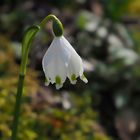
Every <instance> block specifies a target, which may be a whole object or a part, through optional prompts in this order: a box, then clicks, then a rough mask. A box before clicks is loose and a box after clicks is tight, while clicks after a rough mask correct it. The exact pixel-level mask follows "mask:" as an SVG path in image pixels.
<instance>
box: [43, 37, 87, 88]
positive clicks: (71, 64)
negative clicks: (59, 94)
mask: <svg viewBox="0 0 140 140" xmlns="http://www.w3.org/2000/svg"><path fill="white" fill-rule="evenodd" d="M42 65H43V71H44V73H45V77H46V85H49V83H52V84H53V83H56V89H59V88H61V87H62V86H63V83H64V82H65V80H66V78H67V77H68V78H69V80H70V82H71V83H72V84H75V83H76V81H77V80H76V78H77V77H79V76H80V79H81V80H83V81H84V82H85V83H87V82H88V80H87V79H86V77H85V76H84V74H83V71H84V69H83V62H82V59H81V57H80V56H79V55H78V54H77V53H76V51H75V50H74V48H73V47H72V46H71V45H70V43H69V42H68V41H67V40H66V39H65V37H64V36H60V37H54V39H53V41H52V43H51V45H50V47H49V48H48V50H47V52H46V53H45V55H44V57H43V60H42Z"/></svg>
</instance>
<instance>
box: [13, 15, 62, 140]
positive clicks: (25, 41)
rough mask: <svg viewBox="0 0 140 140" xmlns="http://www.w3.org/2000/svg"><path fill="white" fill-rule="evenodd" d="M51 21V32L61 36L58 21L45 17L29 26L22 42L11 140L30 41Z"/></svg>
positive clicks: (16, 118) (16, 121) (14, 130)
mask: <svg viewBox="0 0 140 140" xmlns="http://www.w3.org/2000/svg"><path fill="white" fill-rule="evenodd" d="M50 20H52V21H53V32H54V34H55V35H56V36H61V35H62V34H63V25H62V23H61V22H60V20H59V19H58V18H57V17H55V16H54V15H48V16H46V17H45V18H44V19H43V20H42V21H41V22H40V24H39V25H33V26H30V27H29V28H28V29H27V30H26V32H25V34H24V36H23V40H22V57H21V65H20V74H19V81H18V87H17V94H16V103H15V110H14V118H13V125H12V136H11V140H17V131H18V122H19V116H20V106H21V98H22V92H23V84H24V77H25V75H26V65H27V62H28V54H29V50H30V46H31V44H32V41H33V39H34V37H35V35H36V33H37V32H38V31H39V30H40V29H41V28H42V27H43V26H44V25H45V24H46V22H48V21H50Z"/></svg>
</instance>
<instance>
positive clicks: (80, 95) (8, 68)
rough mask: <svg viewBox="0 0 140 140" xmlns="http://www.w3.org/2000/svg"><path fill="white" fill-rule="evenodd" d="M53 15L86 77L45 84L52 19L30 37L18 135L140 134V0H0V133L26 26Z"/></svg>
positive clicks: (119, 138) (106, 139)
mask: <svg viewBox="0 0 140 140" xmlns="http://www.w3.org/2000/svg"><path fill="white" fill-rule="evenodd" d="M50 13H52V14H55V15H56V16H57V17H58V18H59V19H60V20H61V21H62V23H63V25H64V29H65V30H64V32H65V33H64V34H65V37H66V38H67V39H68V40H69V41H70V43H71V44H72V45H73V46H74V48H75V49H76V51H77V52H78V53H79V54H80V56H81V57H82V58H83V61H84V67H85V75H86V76H87V77H88V80H89V83H88V84H84V83H83V82H81V81H80V80H78V82H77V84H76V85H71V84H70V83H69V81H68V80H67V81H66V83H65V84H64V87H63V88H62V89H61V90H59V91H57V90H55V87H54V85H51V86H49V87H45V86H44V79H45V76H44V73H43V71H42V57H43V55H44V53H45V51H46V50H47V48H48V47H49V45H50V43H51V41H52V39H53V35H52V32H51V24H48V25H46V26H45V27H44V30H41V31H40V32H39V33H38V34H37V36H36V39H35V40H34V42H33V44H32V48H31V51H30V55H29V64H28V72H27V76H26V79H25V87H24V94H23V103H22V110H21V118H20V123H19V124H20V125H19V134H18V138H19V140H25V139H27V140H140V0H24V1H21V0H0V140H9V139H10V135H11V123H12V113H13V108H14V103H15V94H16V86H17V79H18V71H19V64H20V58H21V40H22V35H23V32H24V31H25V29H26V28H27V27H28V26H30V25H32V24H38V23H39V22H40V21H41V20H42V19H43V18H44V17H45V16H46V15H48V14H50Z"/></svg>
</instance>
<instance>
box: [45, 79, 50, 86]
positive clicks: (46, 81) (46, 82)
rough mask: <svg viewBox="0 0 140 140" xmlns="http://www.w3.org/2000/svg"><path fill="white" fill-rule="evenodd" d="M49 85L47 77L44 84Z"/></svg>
mask: <svg viewBox="0 0 140 140" xmlns="http://www.w3.org/2000/svg"><path fill="white" fill-rule="evenodd" d="M48 85H49V80H48V78H46V79H45V86H48Z"/></svg>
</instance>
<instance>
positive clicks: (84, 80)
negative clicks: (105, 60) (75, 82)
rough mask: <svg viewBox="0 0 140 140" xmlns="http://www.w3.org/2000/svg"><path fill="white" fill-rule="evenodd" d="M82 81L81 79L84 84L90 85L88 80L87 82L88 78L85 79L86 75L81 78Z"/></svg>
mask: <svg viewBox="0 0 140 140" xmlns="http://www.w3.org/2000/svg"><path fill="white" fill-rule="evenodd" d="M80 79H81V80H82V81H83V82H85V83H88V80H87V78H86V77H85V75H84V74H83V75H82V76H81V77H80Z"/></svg>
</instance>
